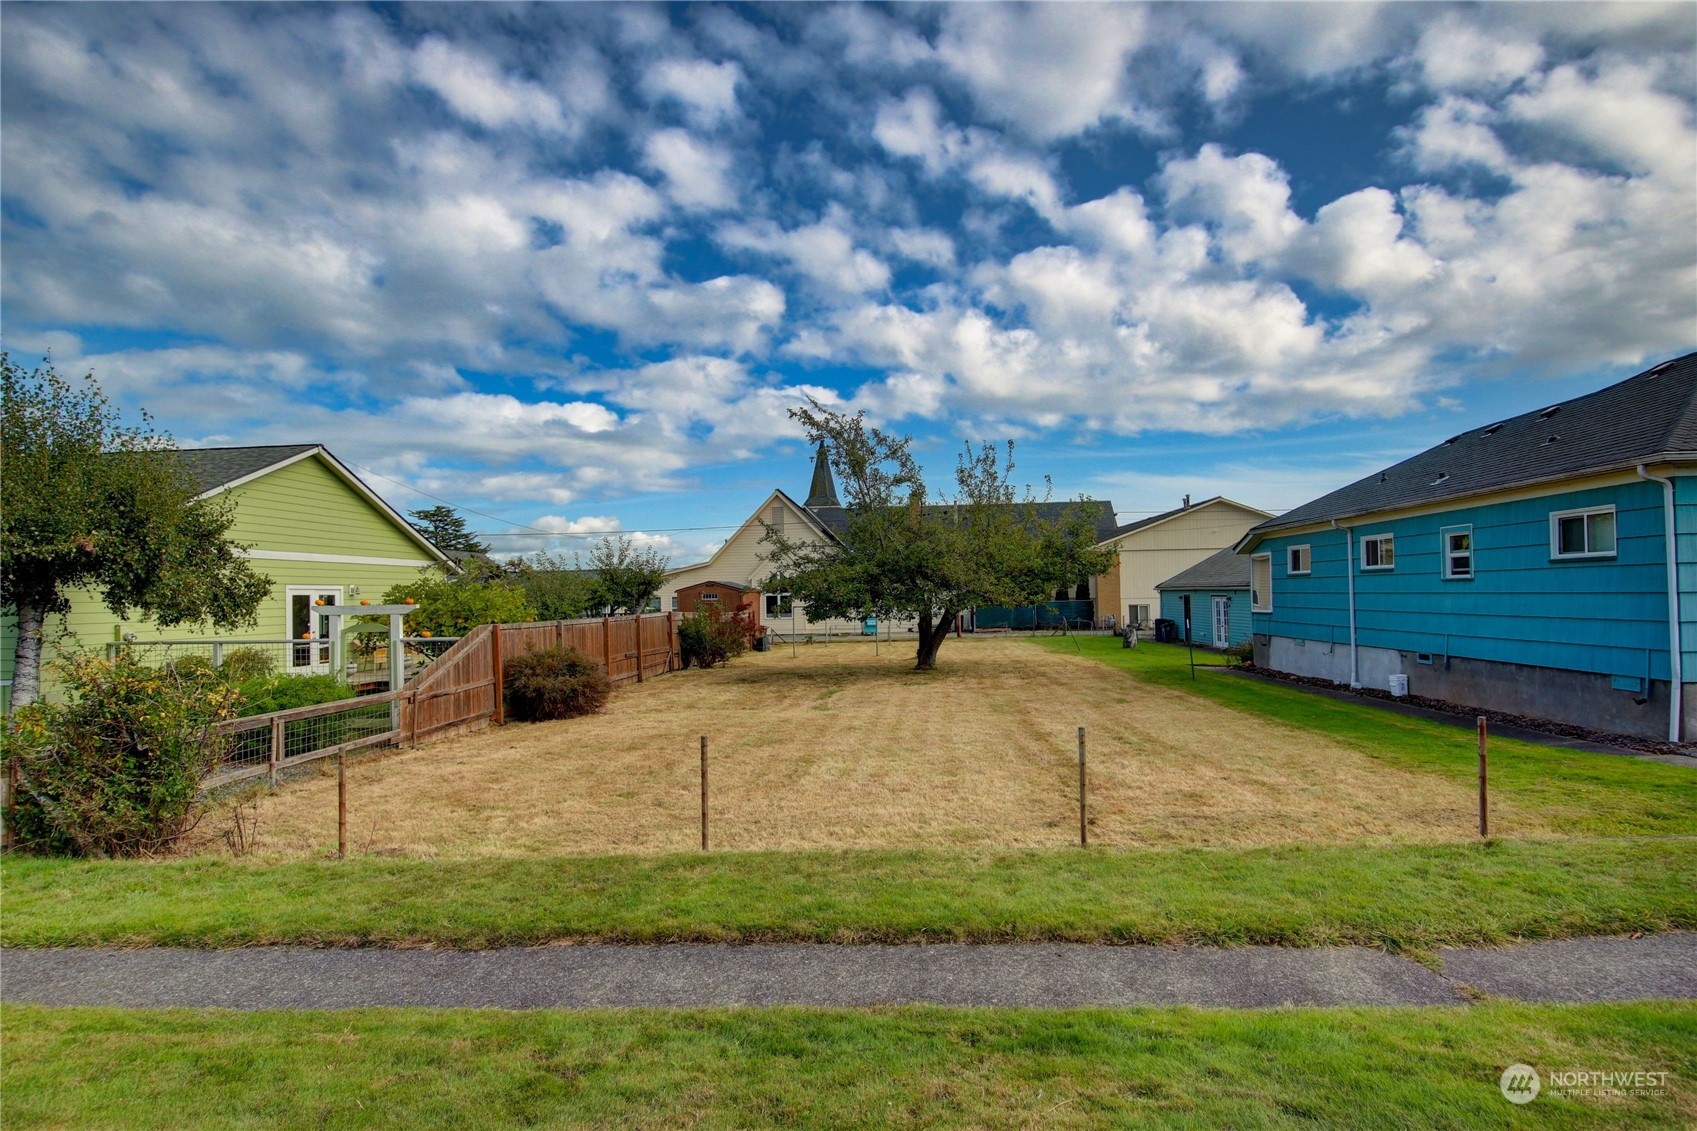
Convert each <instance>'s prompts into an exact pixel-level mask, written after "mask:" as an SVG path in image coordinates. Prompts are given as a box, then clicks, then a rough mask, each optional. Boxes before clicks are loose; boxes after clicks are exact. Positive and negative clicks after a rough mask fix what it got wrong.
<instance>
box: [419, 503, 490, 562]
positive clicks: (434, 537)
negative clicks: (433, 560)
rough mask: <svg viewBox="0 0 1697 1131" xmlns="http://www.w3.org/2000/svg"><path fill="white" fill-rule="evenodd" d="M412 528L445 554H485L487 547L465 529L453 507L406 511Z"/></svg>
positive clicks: (463, 521)
mask: <svg viewBox="0 0 1697 1131" xmlns="http://www.w3.org/2000/svg"><path fill="white" fill-rule="evenodd" d="M407 517H408V519H409V520H410V521H411V523H412V528H413V529H414V530H416V531H418V532H419V533H420V534H422V535H424V536H425V537H426V538H428V539H430V542H431V544H432V545H434V546H435V547H436V548H437V549H438V550H441V551H443V552H444V553H446V552H447V551H449V550H454V551H457V552H459V553H463V554H487V553H488V552H489V545H488V543H485V542H479V541H478V540H477V535H475V534H473V533H472V532H471V531H469V530H467V529H466V524H465V519H464V518H462V517H460V513H459V512H458V511H456V510H455V509H454V508H453V507H448V506H436V507H426V508H425V509H423V510H421V511H408V512H407Z"/></svg>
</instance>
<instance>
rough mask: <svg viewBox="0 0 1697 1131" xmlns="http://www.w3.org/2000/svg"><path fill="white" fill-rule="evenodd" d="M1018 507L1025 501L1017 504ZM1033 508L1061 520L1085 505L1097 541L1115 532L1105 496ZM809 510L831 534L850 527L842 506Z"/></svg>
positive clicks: (946, 508) (931, 510)
mask: <svg viewBox="0 0 1697 1131" xmlns="http://www.w3.org/2000/svg"><path fill="white" fill-rule="evenodd" d="M1013 505H1015V506H1023V505H1025V504H1021V503H1015V504H1013ZM1030 505H1031V508H1032V510H1033V511H1034V512H1035V513H1036V516H1037V518H1038V519H1039V520H1041V521H1043V522H1059V521H1060V520H1061V519H1063V518H1065V517H1066V516H1067V514H1068V512H1069V511H1071V510H1072V508H1073V507H1083V508H1084V513H1085V515H1086V517H1088V518H1089V519H1090V523H1091V525H1092V526H1094V527H1095V528H1096V540H1097V541H1098V542H1100V541H1102V540H1104V539H1106V538H1110V537H1112V536H1113V534H1114V505H1113V504H1112V503H1110V502H1108V501H1107V500H1105V499H1088V500H1086V501H1084V502H1078V501H1076V500H1074V501H1072V502H1065V503H1032V504H1030ZM953 509H954V507H953V506H952V505H949V504H933V505H931V506H927V507H926V508H925V511H926V513H928V514H947V513H949V512H950V511H952V510H953ZM807 512H808V513H809V514H811V515H812V516H813V517H814V518H816V519H818V520H819V524H820V525H821V526H823V527H824V528H825V529H826V530H829V531H830V532H831V533H832V534H839V535H840V534H842V533H843V532H844V531H845V530H847V529H848V512H847V511H846V510H844V509H843V508H842V507H808V508H807Z"/></svg>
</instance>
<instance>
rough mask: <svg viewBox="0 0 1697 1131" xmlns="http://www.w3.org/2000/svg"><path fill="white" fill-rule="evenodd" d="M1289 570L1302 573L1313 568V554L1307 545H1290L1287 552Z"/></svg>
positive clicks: (1293, 572)
mask: <svg viewBox="0 0 1697 1131" xmlns="http://www.w3.org/2000/svg"><path fill="white" fill-rule="evenodd" d="M1288 560H1289V563H1290V569H1289V572H1290V573H1292V574H1304V573H1308V572H1310V571H1311V570H1312V569H1313V562H1314V556H1313V553H1312V552H1311V549H1310V547H1308V546H1292V547H1290V553H1289V559H1288Z"/></svg>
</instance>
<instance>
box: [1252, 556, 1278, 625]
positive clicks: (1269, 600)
mask: <svg viewBox="0 0 1697 1131" xmlns="http://www.w3.org/2000/svg"><path fill="white" fill-rule="evenodd" d="M1260 561H1264V562H1266V563H1267V592H1266V593H1265V594H1264V596H1265V597H1266V604H1259V605H1258V604H1256V603H1255V596H1256V594H1255V563H1256V562H1260ZM1249 595H1250V599H1249V611H1250V612H1252V613H1270V612H1272V611H1273V555H1272V554H1270V553H1267V554H1251V555H1249Z"/></svg>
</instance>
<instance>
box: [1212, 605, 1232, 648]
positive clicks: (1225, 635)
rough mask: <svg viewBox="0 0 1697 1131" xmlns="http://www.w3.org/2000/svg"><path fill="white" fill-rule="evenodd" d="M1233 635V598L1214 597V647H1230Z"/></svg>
mask: <svg viewBox="0 0 1697 1131" xmlns="http://www.w3.org/2000/svg"><path fill="white" fill-rule="evenodd" d="M1231 636H1232V621H1231V598H1230V597H1215V598H1214V647H1216V648H1230V647H1231Z"/></svg>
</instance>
